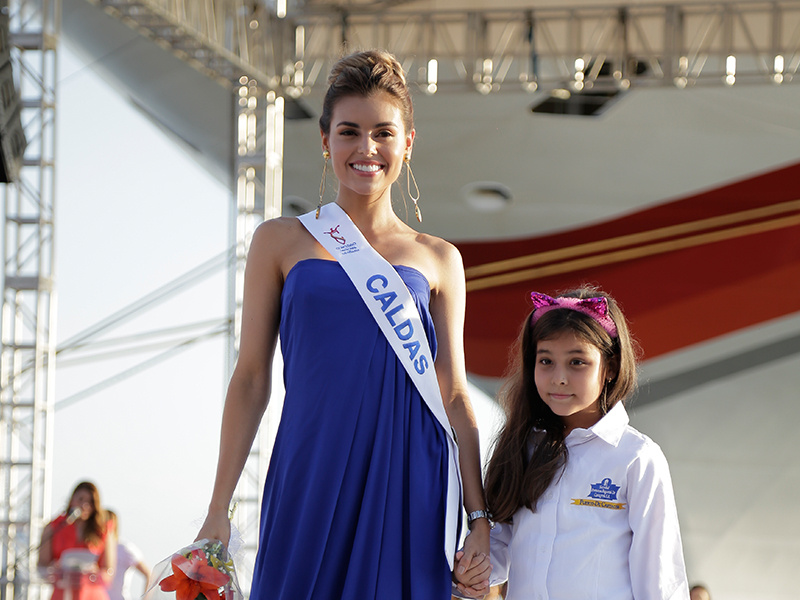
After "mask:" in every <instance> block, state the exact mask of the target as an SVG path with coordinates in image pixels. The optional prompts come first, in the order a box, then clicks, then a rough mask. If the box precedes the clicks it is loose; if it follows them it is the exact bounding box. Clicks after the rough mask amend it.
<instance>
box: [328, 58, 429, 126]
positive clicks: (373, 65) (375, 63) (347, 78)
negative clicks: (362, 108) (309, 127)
mask: <svg viewBox="0 0 800 600" xmlns="http://www.w3.org/2000/svg"><path fill="white" fill-rule="evenodd" d="M378 92H386V93H388V94H390V95H391V96H392V97H393V98H394V99H395V100H396V101H397V106H398V107H399V108H400V110H401V112H402V114H403V126H404V127H405V129H406V133H408V132H410V131H411V130H412V129H414V107H413V105H412V104H411V93H410V92H409V89H408V85H407V84H406V76H405V74H404V73H403V67H401V66H400V63H399V62H397V59H396V58H395V57H394V56H392V55H391V54H389V53H388V52H384V51H382V50H365V51H363V52H354V53H353V54H349V55H347V56H345V57H344V58H341V59H339V60H338V61H337V62H336V64H335V65H333V68H332V69H331V74H330V75H329V76H328V91H327V92H326V93H325V100H324V101H323V103H322V115H320V118H319V128H320V129H321V130H322V132H323V133H324V134H325V135H329V134H330V132H331V119H332V117H333V107H334V106H335V104H336V102H338V101H339V100H340V99H342V98H345V97H347V96H360V97H362V98H367V97H369V96H371V95H372V94H376V93H378Z"/></svg>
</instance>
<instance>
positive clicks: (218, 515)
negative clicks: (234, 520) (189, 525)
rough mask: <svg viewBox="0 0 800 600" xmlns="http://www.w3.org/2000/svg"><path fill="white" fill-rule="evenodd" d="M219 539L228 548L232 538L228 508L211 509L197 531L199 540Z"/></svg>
mask: <svg viewBox="0 0 800 600" xmlns="http://www.w3.org/2000/svg"><path fill="white" fill-rule="evenodd" d="M202 539H207V540H219V541H220V542H222V544H223V545H224V546H225V547H226V548H227V546H228V543H229V542H230V540H231V522H230V519H229V518H228V511H227V510H226V509H211V508H210V509H209V510H208V515H206V520H205V521H204V522H203V526H202V527H201V528H200V531H199V532H198V533H197V537H196V538H195V539H194V541H195V542H196V541H197V540H202Z"/></svg>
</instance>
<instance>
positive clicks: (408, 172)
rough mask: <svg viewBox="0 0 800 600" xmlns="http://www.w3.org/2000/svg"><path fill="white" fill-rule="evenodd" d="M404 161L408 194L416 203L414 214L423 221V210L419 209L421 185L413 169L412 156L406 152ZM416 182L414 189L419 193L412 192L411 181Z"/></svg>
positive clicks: (418, 219)
mask: <svg viewBox="0 0 800 600" xmlns="http://www.w3.org/2000/svg"><path fill="white" fill-rule="evenodd" d="M403 162H405V163H406V187H407V188H408V195H409V197H410V198H411V201H412V202H413V203H414V214H415V215H416V217H417V221H419V222H420V223H422V211H421V210H420V209H419V204H417V202H419V186H418V185H417V178H416V177H414V173H413V172H412V171H411V157H410V156H409V155H408V154H406V155H405V157H403ZM412 181H413V182H414V189H415V190H417V195H416V196H415V195H414V194H412V193H411V182H412Z"/></svg>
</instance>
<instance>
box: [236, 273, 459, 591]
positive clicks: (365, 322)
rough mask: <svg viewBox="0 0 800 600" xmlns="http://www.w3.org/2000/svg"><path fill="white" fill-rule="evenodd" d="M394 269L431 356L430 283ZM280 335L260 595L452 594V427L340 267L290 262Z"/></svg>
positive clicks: (257, 579) (258, 570)
mask: <svg viewBox="0 0 800 600" xmlns="http://www.w3.org/2000/svg"><path fill="white" fill-rule="evenodd" d="M395 268H396V269H397V271H398V273H399V274H400V276H401V277H402V278H403V280H404V281H405V283H406V285H407V286H408V288H409V290H410V291H411V295H412V296H413V297H414V299H415V301H416V304H417V309H418V310H419V312H420V316H421V317H422V322H423V324H424V325H425V328H426V332H427V335H428V340H429V342H430V345H431V351H432V352H435V348H436V337H435V332H434V328H433V322H432V320H431V316H430V313H429V311H428V303H429V300H430V288H429V285H428V282H427V280H426V279H425V277H424V276H423V275H422V274H421V273H420V272H419V271H417V270H415V269H412V268H409V267H402V266H398V267H395ZM280 337H281V349H282V351H283V359H284V365H285V366H284V381H285V384H286V398H285V402H284V408H283V414H282V416H281V423H280V427H279V430H278V435H277V439H276V442H275V448H274V450H273V454H272V458H271V462H270V466H269V471H268V473H267V481H266V486H265V489H264V499H263V504H262V509H261V536H260V543H259V549H258V555H257V557H256V565H255V573H254V575H253V586H252V592H251V598H254V599H256V600H266V599H270V600H272V599H276V598H280V599H282V600H311V599H312V598H313V599H314V600H338V599H351V598H352V599H354V600H372V599H376V600H377V599H378V598H380V599H381V600H412V599H413V600H449V598H450V577H451V575H450V571H449V567H448V564H447V558H446V556H445V552H444V514H445V501H446V488H447V472H448V471H447V467H448V463H447V460H448V456H447V441H446V438H445V433H444V432H443V431H442V429H441V426H440V425H439V424H438V422H437V421H436V419H435V417H434V416H433V415H432V414H431V413H430V411H429V410H428V408H427V406H426V405H425V402H424V401H423V400H422V398H421V397H420V395H419V393H418V392H417V390H416V388H415V387H414V385H413V384H412V383H411V380H410V379H409V377H408V375H407V374H406V372H405V370H404V369H403V366H402V364H401V363H400V362H399V361H398V360H397V358H396V355H395V354H394V352H393V351H392V349H391V347H390V346H389V344H388V342H387V341H386V338H385V337H384V336H383V334H382V333H381V331H380V329H379V328H378V325H377V324H376V323H375V321H374V319H373V318H372V316H371V315H370V313H369V311H368V310H367V307H366V306H365V305H364V302H363V301H362V300H361V297H360V296H359V295H358V292H357V291H356V289H355V287H354V286H353V284H352V282H351V281H350V279H349V278H348V277H347V275H346V274H345V272H344V270H343V269H342V268H341V266H340V265H339V263H337V262H333V261H327V260H319V259H309V260H304V261H301V262H299V263H298V264H297V265H295V266H294V268H292V270H291V271H290V272H289V274H288V276H287V277H286V282H285V284H284V288H283V294H282V298H281V322H280Z"/></svg>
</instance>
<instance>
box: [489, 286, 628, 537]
mask: <svg viewBox="0 0 800 600" xmlns="http://www.w3.org/2000/svg"><path fill="white" fill-rule="evenodd" d="M560 296H563V297H572V298H592V297H597V296H602V297H605V298H606V299H607V301H608V308H609V315H610V316H611V318H612V319H613V320H614V323H615V324H616V326H617V337H616V338H612V337H611V336H610V335H609V334H608V333H607V332H606V331H605V329H603V328H602V327H601V326H600V324H599V323H598V322H597V321H595V320H594V319H593V318H591V317H590V316H588V315H585V314H583V313H581V312H578V311H576V310H571V309H557V310H550V311H549V312H546V313H545V314H543V315H542V316H541V317H540V318H539V319H538V320H537V321H536V323H532V322H531V317H532V316H533V312H532V313H530V314H529V315H528V317H527V318H526V319H525V322H524V324H523V327H522V331H521V332H520V335H519V339H518V341H517V346H516V347H517V350H516V354H515V355H514V356H513V358H512V362H511V365H510V369H509V375H508V378H507V380H506V383H505V384H504V385H503V387H502V388H501V391H500V404H501V405H502V406H503V408H504V410H505V413H506V423H505V425H504V427H503V429H502V431H501V432H500V434H499V436H498V437H497V440H496V441H495V444H494V450H493V453H492V457H491V459H490V461H489V466H488V468H487V471H486V483H485V488H486V500H487V504H488V506H489V510H490V511H491V512H492V514H493V515H494V518H495V520H497V521H501V522H510V521H511V517H512V516H513V515H514V513H515V512H516V511H517V510H518V509H519V508H521V507H523V506H525V507H527V508H530V509H531V510H533V511H535V510H536V506H537V503H538V501H539V498H540V497H541V496H542V494H543V493H544V492H545V490H547V488H548V487H549V486H550V484H551V483H552V482H553V480H554V479H555V478H556V477H557V476H558V475H559V474H560V472H561V469H563V467H564V465H565V464H566V461H567V447H566V445H565V443H564V424H563V422H562V420H561V418H560V417H558V416H557V415H556V414H555V413H553V411H551V410H550V408H549V407H548V406H547V404H545V402H544V401H543V400H542V398H541V397H540V396H539V393H538V391H537V390H536V383H535V380H534V369H535V368H536V346H537V344H538V342H539V340H548V339H553V338H555V337H557V336H559V335H561V334H562V333H565V332H570V333H574V334H575V335H577V336H578V337H579V338H581V339H583V340H585V341H586V342H588V343H590V344H592V345H594V346H596V347H597V348H598V349H599V350H600V353H601V355H602V356H603V360H604V363H605V366H606V372H607V374H608V376H609V377H612V378H613V379H612V380H611V381H610V382H608V383H607V384H606V386H605V388H604V391H603V395H602V396H601V398H600V410H601V412H602V414H606V413H607V412H608V411H609V410H610V409H611V407H613V406H614V405H615V404H616V403H617V402H620V401H622V400H624V399H626V398H628V397H629V396H630V395H631V394H632V393H633V391H634V390H635V388H636V349H635V346H634V342H633V340H632V339H631V335H630V331H629V329H628V325H627V322H626V321H625V316H624V315H623V314H622V311H621V310H620V308H619V306H618V305H617V303H616V302H615V301H614V299H613V298H611V296H609V295H608V294H606V293H605V292H602V291H600V290H598V289H596V288H594V287H591V286H583V287H581V288H578V289H576V290H571V291H569V292H565V293H563V294H560Z"/></svg>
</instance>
